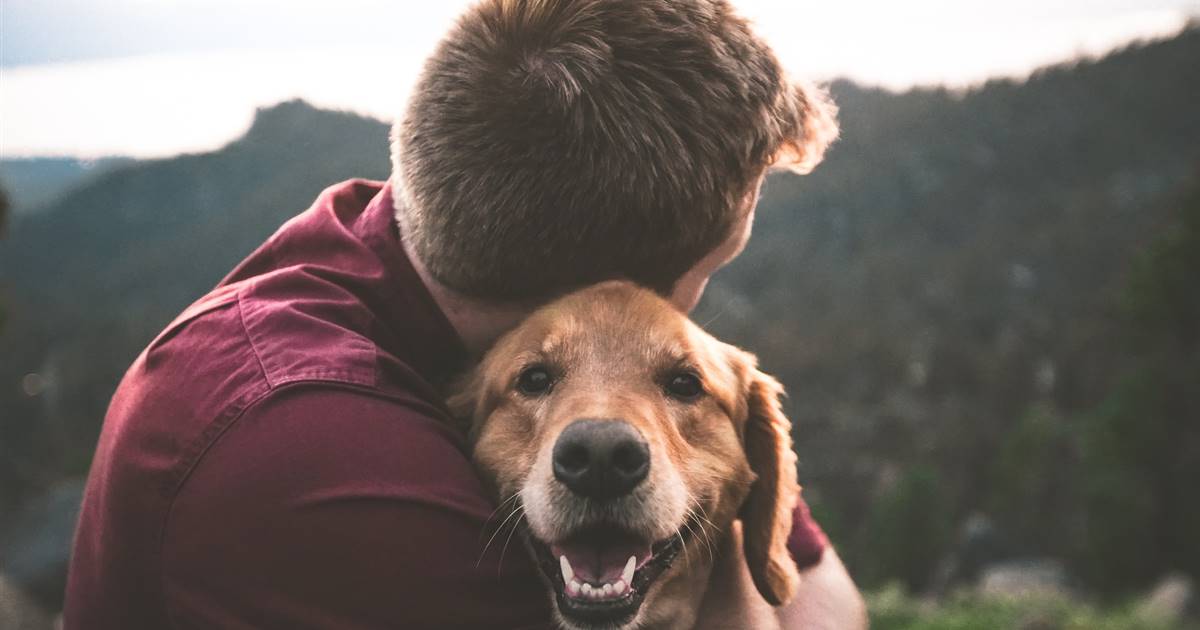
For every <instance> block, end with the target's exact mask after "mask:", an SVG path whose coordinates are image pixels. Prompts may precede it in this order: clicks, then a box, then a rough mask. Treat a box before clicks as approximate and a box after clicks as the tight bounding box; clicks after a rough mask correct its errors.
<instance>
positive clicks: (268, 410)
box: [182, 382, 491, 519]
mask: <svg viewBox="0 0 1200 630" xmlns="http://www.w3.org/2000/svg"><path fill="white" fill-rule="evenodd" d="M297 471H304V472H303V474H302V475H297V474H296V473H297ZM232 480H236V484H232V485H236V486H237V487H239V488H241V489H243V490H245V493H246V494H247V496H256V497H259V498H262V497H264V496H272V497H274V500H277V501H279V502H280V504H281V505H287V504H292V503H293V502H294V501H298V500H304V501H313V502H314V503H317V504H319V503H326V502H336V501H339V500H348V499H371V498H373V499H378V500H384V501H407V502H416V503H420V504H426V505H434V506H436V507H438V508H441V509H446V510H449V511H452V512H458V513H460V514H462V515H464V516H468V517H470V518H472V519H478V518H480V517H482V518H486V517H487V516H488V514H489V513H490V510H491V506H490V500H489V499H488V496H487V493H486V492H485V491H484V489H483V488H482V487H481V486H480V483H479V481H478V478H477V476H476V475H475V473H474V469H473V468H472V466H471V463H470V459H469V455H468V451H467V446H466V443H465V440H464V438H463V435H462V433H461V432H460V431H459V429H458V427H457V426H455V425H454V423H453V421H452V420H451V419H450V418H449V417H448V416H447V415H446V414H445V413H444V412H443V410H442V409H440V408H439V407H438V405H436V404H433V403H429V402H426V401H423V400H421V399H420V398H418V397H415V396H411V395H407V394H403V393H401V394H395V393H388V392H384V391H380V390H369V389H363V388H356V387H353V386H349V385H345V384H341V383H337V382H305V383H294V384H291V385H287V386H283V387H279V388H275V389H273V390H271V391H270V392H268V393H267V394H265V395H263V396H262V397H260V398H258V399H257V400H255V401H254V403H253V404H251V405H250V406H248V407H247V408H246V409H245V410H244V411H243V412H242V413H241V414H240V415H239V417H238V419H237V420H236V421H235V422H234V423H232V424H231V425H230V426H229V427H228V428H227V429H226V430H225V431H224V432H223V433H222V435H221V436H220V437H219V438H217V439H216V440H215V441H214V443H213V444H212V445H211V446H210V447H209V448H208V449H206V451H205V453H204V455H203V456H202V457H201V458H200V460H199V461H198V462H197V463H196V465H195V468H194V470H193V472H192V473H191V476H190V478H189V480H188V482H187V483H186V484H185V486H184V488H183V489H182V494H183V495H190V497H189V498H186V499H185V500H196V499H197V497H196V494H197V493H200V494H203V493H205V492H207V490H205V488H208V489H210V490H213V491H214V492H215V493H216V496H214V497H212V498H213V499H214V500H219V501H225V500H229V499H230V496H229V492H230V488H231V487H232V485H231V484H229V483H226V481H232ZM200 500H201V502H204V501H205V500H204V499H203V498H201V499H200Z"/></svg>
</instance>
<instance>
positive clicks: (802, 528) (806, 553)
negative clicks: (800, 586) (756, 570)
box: [788, 498, 829, 572]
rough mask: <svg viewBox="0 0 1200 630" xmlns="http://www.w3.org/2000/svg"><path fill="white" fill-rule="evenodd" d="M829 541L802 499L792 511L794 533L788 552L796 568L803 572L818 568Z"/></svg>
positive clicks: (789, 540) (790, 535)
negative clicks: (817, 565)
mask: <svg viewBox="0 0 1200 630" xmlns="http://www.w3.org/2000/svg"><path fill="white" fill-rule="evenodd" d="M827 546H829V539H828V538H826V536H825V532H824V531H823V530H822V529H821V526H820V525H818V524H817V522H816V521H815V520H813V517H812V513H811V512H810V511H809V509H808V504H807V503H805V502H804V499H803V498H801V499H800V500H799V501H797V502H796V509H795V510H793V511H792V533H791V534H789V535H788V551H790V552H791V553H792V559H793V560H795V561H796V568H798V569H800V571H801V572H803V571H804V570H805V569H810V568H812V567H814V566H816V564H817V563H819V562H820V561H821V557H822V556H823V555H824V554H825V547H827Z"/></svg>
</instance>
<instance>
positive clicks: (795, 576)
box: [741, 369, 800, 606]
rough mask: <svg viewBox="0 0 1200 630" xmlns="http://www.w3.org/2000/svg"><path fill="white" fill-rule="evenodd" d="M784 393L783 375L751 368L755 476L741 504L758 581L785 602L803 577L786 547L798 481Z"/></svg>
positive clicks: (766, 593)
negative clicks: (778, 377) (782, 398)
mask: <svg viewBox="0 0 1200 630" xmlns="http://www.w3.org/2000/svg"><path fill="white" fill-rule="evenodd" d="M782 394H783V387H782V386H781V385H780V384H779V381H776V380H775V379H774V378H772V377H770V376H768V375H766V374H763V373H762V372H759V371H758V370H757V369H751V370H750V376H749V388H748V392H747V413H748V416H747V419H746V433H745V435H746V437H745V445H746V446H745V448H746V458H747V460H748V461H749V462H750V468H751V470H753V471H754V473H755V475H756V478H755V481H754V485H752V486H751V487H750V494H749V496H748V497H747V498H746V502H745V503H743V504H742V511H741V518H742V525H743V540H744V543H743V545H744V547H745V552H746V563H747V564H748V565H749V568H750V575H751V577H753V578H754V585H755V586H756V587H758V592H759V593H762V596H763V598H764V599H766V600H767V601H768V602H769V603H770V604H771V605H772V606H780V605H783V604H785V603H787V601H788V600H789V599H791V598H792V595H794V594H795V592H796V588H797V586H798V585H799V582H800V574H799V572H798V571H797V570H796V562H795V561H794V560H793V559H792V556H791V553H789V552H788V548H787V541H788V535H789V534H790V533H791V531H792V511H793V510H794V509H795V507H796V501H797V499H798V498H799V495H800V486H799V484H797V483H796V454H795V452H794V451H792V436H791V429H792V423H791V422H790V421H788V419H787V417H786V416H784V415H783V410H782V408H781V406H780V401H779V398H780V396H781V395H782Z"/></svg>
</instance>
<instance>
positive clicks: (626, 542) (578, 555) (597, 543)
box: [550, 533, 652, 584]
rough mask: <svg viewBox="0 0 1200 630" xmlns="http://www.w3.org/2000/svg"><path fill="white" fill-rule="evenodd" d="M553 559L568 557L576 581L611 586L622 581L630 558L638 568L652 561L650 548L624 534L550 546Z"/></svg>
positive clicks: (596, 535) (578, 537) (597, 535)
mask: <svg viewBox="0 0 1200 630" xmlns="http://www.w3.org/2000/svg"><path fill="white" fill-rule="evenodd" d="M550 551H551V552H552V553H553V554H554V557H555V558H557V557H559V556H566V557H567V560H569V561H570V562H571V568H572V569H574V572H575V576H576V579H578V580H580V581H581V582H589V583H592V584H605V583H611V582H614V581H616V580H617V578H620V577H621V573H622V572H623V571H624V570H625V565H626V564H627V563H628V562H629V557H630V556H633V557H635V558H637V560H636V561H635V563H634V566H635V567H640V566H642V565H643V564H645V563H646V562H647V561H649V560H650V556H651V555H652V552H651V550H650V544H649V543H647V542H645V541H642V540H638V539H636V538H634V537H632V536H628V535H624V534H609V533H592V534H581V535H576V536H572V537H571V538H570V539H568V540H564V541H562V542H560V543H558V544H555V545H551V546H550Z"/></svg>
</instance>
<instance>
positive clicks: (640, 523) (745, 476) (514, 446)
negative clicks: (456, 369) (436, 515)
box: [450, 281, 799, 628]
mask: <svg viewBox="0 0 1200 630" xmlns="http://www.w3.org/2000/svg"><path fill="white" fill-rule="evenodd" d="M531 365H540V366H545V367H546V368H547V369H548V370H549V371H550V373H551V374H552V375H553V378H554V385H553V387H552V388H551V389H550V390H549V391H548V393H546V394H545V395H543V396H537V397H531V396H529V395H527V394H525V393H522V392H521V391H520V389H519V388H518V387H517V383H518V379H519V375H520V374H521V372H522V371H523V370H525V369H527V368H528V367H529V366H531ZM681 370H686V371H689V372H691V373H694V374H695V375H696V376H698V377H699V378H700V381H701V383H702V386H703V392H702V393H701V395H700V396H699V397H696V398H695V399H690V400H680V399H677V398H675V397H672V396H671V395H669V393H668V392H667V391H666V390H665V388H664V379H667V378H670V375H672V374H677V373H678V372H679V371H681ZM781 393H782V388H781V387H780V385H779V384H778V382H776V381H775V380H774V379H773V378H771V377H770V376H767V375H765V374H763V373H762V372H760V371H759V370H758V369H757V368H756V365H755V359H754V357H753V356H752V355H750V354H748V353H746V352H744V351H742V350H739V349H738V348H735V347H733V346H730V345H727V344H724V343H722V342H720V341H718V340H717V339H715V338H713V337H712V336H710V335H708V334H707V333H705V332H704V331H703V330H701V329H700V328H699V327H698V326H696V325H695V324H693V323H692V322H691V321H689V320H688V319H687V317H686V316H685V315H683V314H682V313H680V312H679V311H677V310H675V309H674V308H673V307H672V306H671V305H670V304H669V303H668V302H666V301H664V300H663V299H662V298H660V297H658V296H657V295H655V294H654V293H652V292H651V291H648V290H645V289H641V288H638V287H636V286H635V285H633V284H630V283H627V282H619V281H614V282H607V283H603V284H600V285H596V286H594V287H591V288H588V289H584V290H582V291H578V292H576V293H573V294H570V295H568V296H566V297H564V298H561V299H559V300H557V301H555V302H553V303H551V304H549V305H547V306H545V307H543V308H542V309H540V310H538V311H536V312H535V313H533V314H532V315H531V316H530V317H529V318H528V319H526V320H525V321H524V322H523V323H522V324H521V325H520V326H519V327H517V328H516V329H515V330H513V331H511V332H509V333H508V334H507V335H505V336H504V337H502V338H501V339H500V340H499V341H498V342H497V343H496V344H495V346H494V347H493V348H492V349H491V351H490V352H488V353H487V355H486V356H485V357H484V358H483V359H482V361H481V363H480V364H479V365H478V367H477V368H476V369H475V370H474V371H472V372H471V373H470V374H469V375H467V376H466V377H465V378H464V379H463V380H462V381H461V382H460V383H459V385H458V387H457V390H456V393H454V394H453V395H452V396H451V399H450V404H451V408H452V409H453V410H454V411H455V412H456V414H458V415H459V416H460V417H462V418H464V419H466V420H467V422H468V423H469V427H468V434H469V436H470V439H471V444H472V448H473V456H474V458H475V461H476V463H477V465H478V467H479V470H480V471H481V473H482V475H483V477H484V478H485V479H486V480H487V481H488V482H490V483H491V484H493V489H494V491H495V492H496V495H497V497H498V498H499V499H510V498H514V497H515V499H514V500H513V501H512V502H511V503H509V505H514V504H516V507H515V508H514V509H515V510H523V515H524V521H525V523H524V525H523V527H524V528H525V531H526V533H527V534H528V535H529V536H530V537H531V538H532V539H533V540H538V541H542V542H543V543H546V544H550V543H554V542H555V541H557V540H561V539H562V538H563V537H566V536H569V535H571V533H572V531H573V530H577V529H578V528H579V527H581V526H584V525H587V524H589V523H591V522H595V521H597V520H603V521H605V522H609V523H614V524H616V525H617V526H620V527H622V528H624V529H625V530H626V531H629V532H634V533H636V534H638V535H640V536H643V537H645V539H646V540H661V539H664V538H668V537H671V536H675V535H677V533H678V532H687V531H688V528H691V530H692V534H694V535H690V536H687V539H686V542H685V543H684V545H683V550H682V553H681V554H680V561H678V562H674V563H673V564H671V565H670V566H669V568H667V569H666V570H665V572H663V573H662V574H661V575H660V576H659V577H658V578H657V579H655V580H654V581H653V582H652V583H651V584H649V585H648V587H646V588H647V590H646V592H645V593H644V594H643V595H644V600H643V603H642V605H641V606H640V608H639V609H638V612H637V614H636V617H634V618H633V619H632V620H628V621H627V622H622V624H620V627H629V628H632V627H637V628H649V627H656V628H657V627H691V626H692V625H694V623H695V622H696V621H697V615H698V612H699V611H700V609H701V606H702V600H705V602H707V603H706V604H705V606H706V609H709V608H711V607H712V605H713V604H712V602H713V601H718V600H719V598H720V597H721V595H720V594H719V593H713V592H712V590H711V589H709V585H710V584H712V583H718V582H722V581H724V582H729V580H728V579H727V578H729V577H730V576H721V575H715V574H713V567H714V564H715V566H717V567H718V568H717V571H719V572H720V571H724V572H728V571H733V570H736V569H739V567H737V566H736V565H734V566H733V567H732V568H730V560H729V558H731V557H738V556H740V555H741V554H739V553H738V552H739V551H741V552H744V558H745V562H746V564H747V565H748V568H749V574H750V575H751V576H752V578H753V583H754V585H755V586H756V587H757V590H758V592H759V593H761V595H762V598H763V600H764V601H765V602H767V603H769V604H771V605H780V604H782V603H784V602H786V601H788V600H789V598H790V597H791V596H792V595H793V594H794V592H795V590H796V588H797V585H798V580H799V577H798V574H797V570H796V566H795V564H794V562H793V561H792V559H791V557H790V555H789V553H788V551H787V547H786V542H787V537H788V533H789V532H790V528H791V523H792V510H793V508H794V506H795V503H796V500H797V496H798V493H799V487H798V485H797V484H796V463H795V455H794V454H793V451H792V448H791V438H790V423H789V421H788V419H787V418H786V417H785V416H784V415H783V413H782V412H781V409H780V404H779V397H780V395H781ZM579 418H607V419H619V420H623V421H625V422H628V423H629V424H630V425H632V426H633V427H634V428H636V429H637V431H638V432H639V433H640V434H641V435H642V436H644V438H645V440H646V442H647V444H648V445H649V450H650V455H651V465H650V472H649V476H648V477H647V478H646V480H645V481H644V482H642V483H641V484H640V485H639V486H638V488H637V489H636V490H635V491H634V492H633V493H632V494H631V495H630V496H629V497H628V498H627V499H622V500H621V501H620V502H618V504H617V505H616V506H615V507H613V506H610V508H607V509H606V510H601V509H600V508H597V507H596V506H595V504H594V503H593V504H589V503H588V502H587V501H582V502H580V501H579V500H578V499H577V498H575V497H573V496H572V495H571V493H570V492H569V491H568V490H567V489H566V488H565V487H564V486H563V485H562V484H560V483H558V482H557V481H556V480H555V478H554V475H553V473H552V471H551V461H550V458H551V451H552V449H553V445H554V443H555V440H556V439H557V436H558V435H559V433H560V432H561V431H562V430H563V428H564V427H566V426H567V425H568V424H570V423H571V422H572V421H574V420H576V419H579ZM738 519H740V521H741V523H740V524H739V526H738V527H734V525H735V521H736V520H738ZM697 528H698V530H699V531H696V530H697ZM685 536H686V534H685ZM737 536H741V538H742V539H743V544H742V547H741V549H740V550H739V549H736V548H733V549H732V550H731V545H730V541H734V542H736V540H737V538H736V537H737ZM731 537H733V538H731ZM682 539H683V538H682V537H681V540H682ZM552 590H553V585H552ZM706 591H707V592H706ZM560 622H561V623H563V625H564V626H566V627H597V626H588V625H586V624H580V623H576V622H573V621H571V620H569V619H566V618H563V617H561V616H560Z"/></svg>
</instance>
